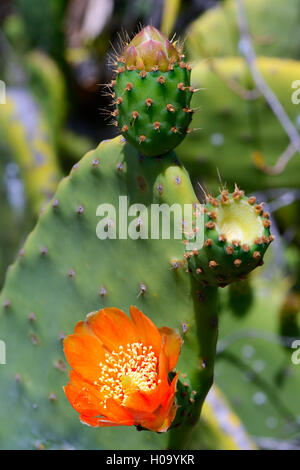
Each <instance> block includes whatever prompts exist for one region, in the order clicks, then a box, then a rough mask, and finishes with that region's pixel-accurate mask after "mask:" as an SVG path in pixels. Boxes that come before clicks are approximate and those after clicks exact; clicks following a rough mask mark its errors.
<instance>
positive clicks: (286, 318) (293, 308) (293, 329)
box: [279, 291, 300, 353]
mask: <svg viewBox="0 0 300 470" xmlns="http://www.w3.org/2000/svg"><path fill="white" fill-rule="evenodd" d="M299 318H300V293H299V292H297V291H291V292H288V294H287V296H286V298H285V299H284V302H283V304H282V306H281V309H280V318H279V331H280V334H281V336H284V337H287V338H290V339H291V338H296V337H299V335H300V321H299ZM287 341H288V342H289V344H286V345H285V346H286V348H287V351H288V352H289V353H290V351H291V345H290V342H291V340H290V341H289V340H287Z"/></svg>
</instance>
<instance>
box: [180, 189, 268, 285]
mask: <svg viewBox="0 0 300 470" xmlns="http://www.w3.org/2000/svg"><path fill="white" fill-rule="evenodd" d="M204 210H205V217H204V219H205V228H204V232H205V233H204V246H203V248H202V249H201V250H195V251H194V252H188V253H186V255H185V256H186V258H187V259H188V264H189V268H190V270H191V271H192V272H193V274H194V276H195V277H196V279H197V280H198V281H202V282H203V284H204V285H206V284H209V285H216V286H220V287H225V286H226V285H228V284H230V283H232V282H236V281H238V280H242V279H245V277H246V276H247V274H249V272H250V271H252V270H253V269H254V268H256V267H257V266H259V265H261V264H262V260H263V256H264V253H265V251H266V249H267V247H268V245H269V244H270V242H271V241H272V240H273V237H272V235H270V225H271V222H270V220H269V214H268V213H266V212H263V205H262V204H256V199H255V197H250V198H247V197H245V196H244V193H243V191H240V190H239V189H238V188H236V189H235V191H234V192H233V193H232V194H229V193H228V191H227V190H223V191H222V193H221V195H220V196H219V197H218V198H217V199H215V198H213V197H208V198H207V204H206V206H205V209H204Z"/></svg>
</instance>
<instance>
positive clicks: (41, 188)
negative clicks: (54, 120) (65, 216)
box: [0, 87, 61, 213]
mask: <svg viewBox="0 0 300 470" xmlns="http://www.w3.org/2000/svg"><path fill="white" fill-rule="evenodd" d="M0 135H1V138H2V146H3V147H4V149H5V152H6V153H7V154H8V155H9V156H10V157H11V159H12V160H14V161H15V163H16V164H17V165H18V166H19V168H20V173H21V176H22V178H23V180H24V183H25V188H26V196H27V199H28V201H29V204H30V206H31V209H32V212H34V213H38V212H39V210H40V209H41V208H42V206H43V204H45V202H47V201H49V199H50V198H51V197H52V196H53V194H54V192H55V190H56V187H57V184H58V181H59V180H60V178H61V170H60V168H59V165H58V162H57V155H56V150H55V145H54V142H53V138H52V137H53V136H52V129H51V128H50V126H49V125H48V123H47V120H46V119H45V116H44V115H43V113H42V112H41V108H40V107H39V105H38V103H37V101H36V100H35V99H34V97H33V96H32V94H31V93H30V91H29V90H27V89H26V88H23V87H15V88H11V89H8V90H7V99H6V104H4V105H1V107H0Z"/></svg>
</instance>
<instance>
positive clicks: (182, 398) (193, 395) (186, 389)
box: [169, 372, 197, 429]
mask: <svg viewBox="0 0 300 470" xmlns="http://www.w3.org/2000/svg"><path fill="white" fill-rule="evenodd" d="M169 375H170V380H172V378H174V376H175V374H174V373H173V372H172V373H171V374H169ZM196 399H197V392H196V391H195V390H193V387H192V386H191V382H190V380H189V379H188V377H187V375H186V374H183V376H182V379H180V380H178V382H177V391H176V405H177V407H178V408H177V413H176V416H175V419H174V421H173V423H172V426H171V428H173V429H175V428H177V427H179V426H181V425H182V424H183V423H185V422H186V421H188V420H189V419H190V417H191V415H192V412H193V408H194V404H195V400H196Z"/></svg>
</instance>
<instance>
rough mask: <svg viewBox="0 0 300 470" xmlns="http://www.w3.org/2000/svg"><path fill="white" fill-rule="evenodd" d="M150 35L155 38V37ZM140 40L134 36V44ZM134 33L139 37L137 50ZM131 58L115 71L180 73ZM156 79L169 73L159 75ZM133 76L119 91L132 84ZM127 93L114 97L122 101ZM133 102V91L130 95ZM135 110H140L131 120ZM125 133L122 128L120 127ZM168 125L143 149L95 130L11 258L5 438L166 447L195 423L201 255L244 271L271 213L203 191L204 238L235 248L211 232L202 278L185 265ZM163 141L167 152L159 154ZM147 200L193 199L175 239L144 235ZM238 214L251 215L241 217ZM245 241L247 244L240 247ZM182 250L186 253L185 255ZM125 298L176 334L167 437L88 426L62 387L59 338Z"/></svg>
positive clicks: (208, 283) (209, 290) (204, 324)
mask: <svg viewBox="0 0 300 470" xmlns="http://www.w3.org/2000/svg"><path fill="white" fill-rule="evenodd" d="M146 31H149V30H147V29H146ZM154 33H155V34H157V33H156V32H155V31H154V32H153V30H152V29H151V34H154ZM143 34H145V33H143ZM143 34H141V37H143ZM159 39H161V36H159ZM151 41H152V39H151ZM151 41H150V44H151V48H152V49H153V50H155V41H154V43H153V42H151ZM158 42H159V41H158ZM143 44H144V42H143V41H142V43H141V48H142V50H143V47H142V46H143ZM146 44H147V43H146ZM166 44H167V45H166V47H167V49H168V48H169V45H168V43H166ZM139 45H140V43H138V44H136V49H137V50H138V48H139ZM130 47H131V46H130ZM134 47H135V46H134ZM147 47H149V44H148V45H147ZM172 47H173V46H172ZM129 50H130V48H129ZM170 50H171V49H170ZM175 50H176V49H175ZM133 51H134V50H133V49H131V53H130V54H132V53H133ZM127 52H128V51H127ZM160 52H161V49H159V51H158V52H157V51H156V53H155V60H157V61H158V65H157V67H158V69H159V67H165V66H166V64H165V65H163V63H164V61H165V56H164V55H162V54H160ZM177 53H178V51H177V52H176V54H177ZM174 54H175V53H174ZM133 55H134V54H133ZM143 57H144V56H143ZM150 57H152V55H151V54H150ZM139 58H141V56H138V58H137V62H136V65H134V66H132V67H133V69H132V70H128V69H127V68H125V66H124V65H121V67H124V70H121V71H120V70H119V72H120V73H119V75H118V76H120V75H121V74H126V73H127V72H128V73H129V72H130V73H131V72H132V73H135V74H136V77H137V76H138V77H139V78H138V79H145V78H147V77H146V76H145V77H144V78H143V77H141V76H140V75H139V74H138V75H137V73H138V70H137V69H138V67H141V71H143V70H144V72H145V74H147V73H151V74H152V73H153V74H155V73H157V72H160V73H167V74H170V73H172V72H174V73H175V75H176V74H177V75H178V72H179V73H181V72H180V70H184V71H187V70H188V68H187V67H185V66H182V65H180V63H179V64H178V67H179V68H176V67H177V66H176V60H174V61H173V63H171V65H170V63H169V62H170V58H169V56H168V60H169V62H168V69H167V71H165V72H164V71H163V69H162V70H157V71H156V70H150V72H147V70H146V67H147V65H146V63H144V62H143V67H144V68H143V67H142V66H141V62H140V61H139V60H138V59H139ZM144 58H147V59H148V58H149V56H148V55H147V56H145V57H144ZM120 63H121V64H122V63H123V62H121V61H120ZM125 63H126V60H125ZM173 66H174V68H173V70H172V67H173ZM154 67H156V66H155V65H154ZM179 69H180V70H179ZM188 71H189V70H188ZM140 73H141V72H140ZM164 80H165V84H166V85H168V84H169V81H168V80H167V78H164ZM161 81H162V80H161ZM182 83H183V82H182ZM158 84H159V85H164V83H158ZM150 85H151V84H150ZM116 86H117V83H116ZM155 86H156V85H155ZM184 87H185V85H184ZM129 88H130V90H129V89H128V90H125V91H128V92H131V91H133V88H131V87H129ZM180 88H182V87H181V86H178V83H177V79H176V90H177V91H176V93H177V92H183V91H185V90H183V89H180ZM150 89H151V86H150ZM145 90H146V88H145ZM147 90H148V88H147ZM188 92H189V93H191V90H188ZM132 96H134V95H132ZM168 96H169V95H168ZM139 99H140V98H139ZM124 102H125V103H126V101H124V100H123V102H122V101H120V100H119V104H118V106H121V105H122V104H123V103H124ZM139 103H140V101H139V100H137V101H135V105H136V107H137V106H138V104H139ZM127 104H128V103H127ZM170 104H171V105H172V106H173V104H172V103H170ZM174 107H175V106H174ZM167 111H168V112H171V113H172V112H173V111H170V110H169V109H167ZM175 112H176V109H175ZM183 112H185V111H183ZM115 114H116V116H117V115H118V113H115ZM186 114H187V115H190V114H191V113H190V112H187V113H186ZM138 118H139V116H137V115H136V116H135V120H137V119H138ZM189 119H190V117H189ZM133 126H134V124H133ZM163 129H164V128H163ZM163 129H162V130H163ZM174 134H175V135H176V134H177V132H174ZM124 135H125V136H127V131H125V132H124ZM165 137H166V142H167V144H166V146H165V147H164V148H163V149H162V146H161V145H162V143H161V141H160V139H158V140H157V141H156V140H155V139H153V141H152V146H153V149H152V150H151V152H150V151H149V152H148V151H147V147H146V152H144V150H143V147H142V144H143V143H146V139H142V140H141V144H140V143H139V144H138V145H137V142H135V147H137V148H138V150H139V151H138V150H137V149H136V148H134V147H132V146H131V145H130V143H128V142H126V140H125V139H124V138H123V137H121V136H120V137H117V138H116V139H114V140H112V141H105V142H102V144H101V145H100V146H99V147H98V148H97V149H96V150H94V151H92V152H89V153H88V154H87V155H86V156H85V157H84V158H83V159H82V160H81V161H80V162H79V163H78V164H76V165H74V167H73V169H72V171H71V174H70V175H69V177H67V178H65V179H64V180H63V181H62V182H61V184H60V185H59V188H58V190H57V192H56V194H55V196H54V198H53V200H52V201H51V203H50V204H49V205H48V206H47V208H46V210H45V211H44V212H43V214H42V215H41V217H40V220H39V223H38V225H37V227H36V229H35V230H34V231H33V233H32V234H31V235H30V237H29V238H28V240H27V242H26V244H25V246H24V248H23V250H22V251H21V252H20V254H19V257H18V259H17V261H16V262H15V264H14V266H13V267H12V268H11V269H10V271H9V273H8V276H7V280H6V284H5V286H4V289H3V291H2V293H1V296H0V305H2V307H1V310H0V331H1V335H2V338H3V341H5V344H6V345H7V361H8V363H7V365H6V366H4V367H3V369H2V370H1V388H0V399H1V400H2V401H3V402H5V404H6V406H5V407H2V408H1V423H2V422H3V423H5V426H4V427H1V426H0V443H1V444H0V445H1V446H3V448H32V447H38V448H115V446H116V444H115V443H116V442H118V447H121V448H126V449H130V448H135V449H136V448H143V449H147V448H165V447H166V445H168V448H169V449H180V448H182V447H184V446H186V445H188V442H189V439H190V438H191V435H193V434H195V432H196V427H195V426H196V424H197V421H198V419H199V416H200V412H201V409H202V406H203V403H204V400H205V398H206V396H207V393H208V391H209V389H210V387H211V385H212V383H213V375H214V361H215V356H216V344H217V338H218V316H217V312H218V293H217V287H218V286H219V284H220V281H219V280H218V279H217V277H216V276H215V275H211V274H210V273H209V272H208V271H206V268H207V266H206V265H205V266H204V265H203V264H202V263H203V262H206V261H207V251H206V249H207V248H212V252H213V255H214V258H215V259H214V260H210V263H209V264H211V261H214V263H216V265H215V266H209V268H217V269H219V268H218V261H219V264H220V266H221V264H224V267H223V266H222V271H220V272H219V274H220V275H224V282H226V283H227V282H232V281H235V280H236V279H237V276H236V272H237V271H236V270H238V269H239V268H240V267H241V264H242V263H243V262H244V264H243V266H242V267H241V271H240V274H244V275H246V274H247V273H248V272H249V271H250V270H252V269H253V268H254V267H255V266H256V265H257V263H258V262H259V263H261V261H262V257H263V254H264V252H265V249H266V247H267V245H268V243H269V242H270V232H269V226H270V222H269V218H268V216H267V214H265V213H263V214H262V208H261V207H260V206H259V205H256V204H255V201H254V200H253V198H252V199H251V200H250V199H247V198H245V196H244V194H243V193H242V192H241V191H240V190H239V189H238V188H236V189H235V191H234V193H233V194H229V193H228V192H227V191H223V192H222V194H221V197H220V200H219V201H218V207H216V200H215V199H212V198H210V200H209V202H208V204H210V206H207V207H206V211H204V212H205V216H206V217H208V218H209V220H208V219H206V227H205V229H207V230H210V231H211V232H210V235H211V236H210V240H215V241H216V242H217V243H219V242H221V243H224V244H225V247H226V248H229V244H228V243H229V242H230V244H231V245H234V243H233V242H234V241H236V242H237V243H236V245H234V249H235V248H236V249H237V252H236V253H232V255H234V256H233V260H234V262H228V261H227V258H226V255H228V256H230V255H229V254H228V253H226V254H225V253H224V246H222V247H220V248H219V249H216V247H215V246H213V244H212V243H206V245H205V246H204V248H203V250H202V249H200V247H199V250H198V252H197V253H196V252H195V251H193V256H194V258H197V259H199V263H201V264H202V268H203V272H204V275H205V279H204V282H203V280H202V281H200V282H199V279H198V273H197V272H196V270H197V269H202V268H200V266H195V267H194V275H191V271H192V272H193V265H192V264H190V266H187V263H186V259H185V257H184V256H183V254H184V251H185V244H187V245H189V247H190V244H189V240H186V239H185V235H186V234H189V233H192V235H193V237H195V236H196V234H197V229H198V228H199V227H198V225H197V218H199V212H198V209H197V208H198V200H197V198H196V195H195V193H194V190H193V187H192V184H191V182H190V179H189V176H188V173H187V172H186V170H185V169H184V167H182V165H181V164H180V162H179V161H178V160H177V157H176V155H175V154H174V153H173V152H167V150H170V149H171V148H172V147H173V146H174V145H176V143H175V144H174V141H173V140H169V139H167V136H165ZM128 140H129V142H130V136H129V138H128ZM162 152H163V153H164V156H163V158H160V156H161V154H162ZM142 153H143V154H144V153H146V156H150V155H151V156H153V158H147V157H144V155H142ZM124 197H125V198H124ZM153 204H154V205H155V204H156V205H157V204H162V205H165V206H167V207H169V208H170V207H173V205H177V208H178V207H179V209H181V211H182V210H183V209H185V207H186V205H188V206H189V207H190V208H191V209H192V216H191V217H190V220H186V218H185V212H184V216H183V215H182V216H181V217H180V220H179V221H178V220H177V218H176V217H175V216H173V217H171V216H170V233H172V231H173V233H174V234H175V232H176V231H177V229H178V227H180V228H181V231H182V232H183V233H182V235H183V236H182V238H181V239H178V237H176V236H175V235H174V236H172V235H169V236H167V237H163V236H162V237H159V236H153V235H152V228H153V225H152V223H151V224H149V217H148V216H149V211H150V213H151V217H150V219H151V218H152V208H153ZM208 208H209V209H210V210H209V211H208V210H207V209H208ZM213 212H214V215H213ZM181 214H182V213H181ZM100 217H101V219H100V220H99V218H100ZM244 218H245V219H246V221H247V227H245V226H244V225H243V224H244V221H243V219H244ZM124 219H125V224H124ZM178 222H179V223H178ZM191 222H192V223H194V224H195V226H193V225H191ZM128 223H129V224H128ZM217 224H218V227H220V230H221V231H220V232H218V230H217V229H218V227H217ZM124 226H125V227H126V231H125V233H124ZM150 229H151V230H150ZM214 231H215V232H216V234H217V235H216V234H215V233H214ZM150 232H151V236H150ZM206 235H207V234H206ZM221 235H223V238H222V237H221ZM215 236H218V239H215ZM220 237H221V238H222V240H220ZM225 237H226V239H225ZM258 237H259V238H261V242H258V240H257V238H258ZM264 237H268V241H265V239H264ZM207 241H208V238H207V236H206V240H205V242H207ZM227 244H228V246H227ZM246 244H248V245H249V250H246V249H245V245H246ZM265 245H266V246H265ZM238 250H239V251H238ZM240 250H242V251H243V253H242V252H241V251H240ZM256 252H257V253H259V259H258V256H257V255H255V253H256ZM188 259H189V262H190V263H192V262H191V257H189V256H188ZM228 259H229V258H228ZM216 260H217V261H216ZM238 260H239V261H240V262H239V263H237V261H238ZM231 261H232V260H231ZM237 264H239V266H238V265H237ZM223 269H224V272H223ZM222 284H223V281H222ZM130 305H136V306H137V307H138V308H140V309H141V310H142V311H143V312H144V313H146V314H147V315H148V316H149V317H150V318H151V319H152V320H153V321H154V323H155V324H156V325H157V326H158V327H159V326H166V325H167V326H168V327H169V328H173V329H176V330H177V332H178V333H179V334H180V335H181V336H182V338H183V340H184V348H182V353H181V355H180V359H179V362H178V370H179V371H180V372H181V377H180V382H179V385H178V394H177V396H176V401H177V404H178V414H177V416H176V418H175V422H174V426H173V427H172V429H170V430H169V433H168V434H169V437H168V436H167V435H166V433H163V435H155V434H154V433H144V432H143V433H139V434H138V435H137V434H136V433H135V434H133V432H135V429H132V428H130V429H125V430H124V429H122V428H121V429H116V428H112V429H110V428H104V429H101V432H98V433H97V432H95V430H93V429H87V428H85V429H84V428H83V426H82V424H80V422H79V420H78V418H77V416H75V415H74V412H73V410H72V409H71V407H70V405H69V403H68V401H67V399H66V396H65V395H64V393H63V390H62V387H63V385H65V384H66V382H67V375H66V372H67V370H68V367H67V365H66V363H65V360H64V357H63V351H62V344H61V340H62V339H63V338H64V337H65V335H66V334H67V335H68V334H69V333H71V332H72V331H73V328H74V325H75V323H77V322H78V321H80V320H82V318H83V317H84V316H85V315H86V314H87V313H88V312H92V311H93V312H95V311H97V310H99V309H100V308H101V307H116V306H117V307H118V308H120V309H122V310H123V311H126V312H128V311H129V309H130ZM79 325H82V323H80V324H79ZM78 328H80V326H79V327H78ZM18 345H21V348H22V350H21V354H20V350H19V348H18ZM75 352H76V351H75ZM112 354H113V353H112ZM120 354H121V353H120ZM37 357H38V360H37ZM81 359H82V358H81ZM81 359H80V360H81ZM100 366H101V364H99V367H100ZM97 367H98V366H97ZM97 370H98V369H97ZM169 370H170V369H169ZM94 385H97V381H96V383H94ZM12 409H13V410H14V413H13V416H12V413H11V410H12ZM92 412H93V413H94V412H95V410H92ZM93 417H95V416H92V418H93ZM194 431H195V432H194ZM167 439H168V444H167Z"/></svg>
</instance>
